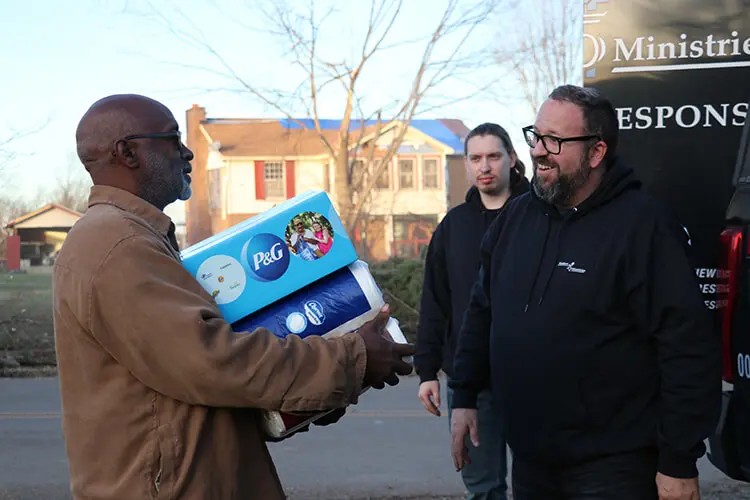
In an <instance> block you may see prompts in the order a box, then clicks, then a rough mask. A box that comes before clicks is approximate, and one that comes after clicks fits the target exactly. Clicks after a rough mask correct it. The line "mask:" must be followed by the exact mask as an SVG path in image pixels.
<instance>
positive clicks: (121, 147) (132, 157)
mask: <svg viewBox="0 0 750 500" xmlns="http://www.w3.org/2000/svg"><path fill="white" fill-rule="evenodd" d="M115 158H117V162H118V163H120V164H121V165H124V166H126V167H128V168H133V169H135V168H138V167H139V166H140V161H139V160H138V155H136V151H135V148H133V147H132V146H130V145H129V144H128V142H127V141H119V142H118V143H117V144H116V145H115Z"/></svg>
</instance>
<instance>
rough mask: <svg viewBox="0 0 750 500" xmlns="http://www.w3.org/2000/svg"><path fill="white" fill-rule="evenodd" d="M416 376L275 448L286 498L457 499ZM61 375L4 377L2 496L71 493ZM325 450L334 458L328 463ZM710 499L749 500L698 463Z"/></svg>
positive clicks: (53, 499)
mask: <svg viewBox="0 0 750 500" xmlns="http://www.w3.org/2000/svg"><path fill="white" fill-rule="evenodd" d="M416 390H417V379H416V378H414V377H407V378H404V379H402V381H401V383H400V384H399V385H398V386H396V387H393V388H389V389H387V390H384V391H377V392H371V393H369V394H367V395H366V396H367V397H363V399H362V401H361V403H360V404H359V405H358V406H356V407H354V408H353V409H352V410H351V411H350V413H349V414H348V415H347V416H346V417H344V418H343V419H342V420H341V421H340V422H339V423H338V424H336V425H334V426H329V427H318V428H313V430H311V431H310V432H307V433H303V434H299V435H297V436H295V437H293V438H291V439H289V440H287V441H284V442H282V443H275V444H271V445H270V448H271V453H272V455H273V457H274V459H275V461H276V464H277V467H278V469H279V473H280V475H281V478H282V482H283V483H284V485H285V487H286V489H287V491H288V493H289V497H290V498H291V499H294V500H302V499H310V500H313V499H324V498H325V499H330V500H334V499H375V498H394V499H395V498H433V499H437V498H446V499H454V498H460V495H461V493H462V491H463V489H462V486H461V482H460V477H459V476H458V474H457V473H456V472H455V471H454V470H453V468H452V464H451V459H450V453H449V441H448V421H447V418H445V417H442V418H436V417H433V416H431V415H428V414H427V413H426V412H425V411H424V410H422V409H421V406H419V405H418V402H417V400H416V398H415V394H416ZM59 412H60V398H59V392H58V388H57V379H53V378H48V379H0V500H32V499H34V500H36V499H44V500H64V499H69V498H70V496H69V494H68V476H67V462H66V458H65V449H64V444H63V441H62V438H61V434H60V415H59ZM323 450H325V451H326V453H328V454H329V456H330V457H333V458H329V459H326V460H323V459H322V451H323ZM699 465H700V471H701V484H702V489H703V493H704V495H703V498H704V500H705V499H712V500H719V499H721V500H724V499H727V500H728V499H732V500H740V499H749V500H750V485H747V486H746V485H744V484H740V483H736V482H734V481H731V480H729V479H727V478H725V477H724V476H723V475H722V474H721V473H720V472H719V471H717V470H716V469H715V468H714V467H713V466H712V465H711V464H710V463H708V462H707V461H706V460H705V459H703V460H701V462H700V464H699Z"/></svg>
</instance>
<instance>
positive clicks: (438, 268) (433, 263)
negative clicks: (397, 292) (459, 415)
mask: <svg viewBox="0 0 750 500" xmlns="http://www.w3.org/2000/svg"><path fill="white" fill-rule="evenodd" d="M444 231H445V221H443V223H441V224H440V225H438V227H437V229H435V233H434V234H433V236H432V239H431V240H430V245H429V246H428V248H427V256H426V258H425V267H424V281H423V284H422V298H421V301H420V306H419V325H418V327H417V345H416V353H415V355H414V367H415V370H416V372H417V375H419V381H420V382H425V381H428V380H437V376H438V371H440V367H441V366H442V364H443V348H444V345H445V334H446V331H447V328H448V325H449V323H450V320H451V316H450V313H451V290H450V284H449V282H448V275H447V267H446V266H447V262H446V258H445V242H444V237H443V234H444Z"/></svg>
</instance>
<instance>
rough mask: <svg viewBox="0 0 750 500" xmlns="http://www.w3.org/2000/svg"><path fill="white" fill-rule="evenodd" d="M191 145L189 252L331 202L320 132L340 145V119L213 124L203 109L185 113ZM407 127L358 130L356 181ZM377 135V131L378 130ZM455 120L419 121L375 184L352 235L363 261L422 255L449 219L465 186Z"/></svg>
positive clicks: (330, 169) (328, 161)
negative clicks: (286, 212)
mask: <svg viewBox="0 0 750 500" xmlns="http://www.w3.org/2000/svg"><path fill="white" fill-rule="evenodd" d="M186 122H187V134H186V136H187V139H186V144H187V146H188V147H189V148H190V149H191V150H192V151H193V153H194V155H195V158H194V160H193V162H192V164H193V174H192V179H193V184H192V185H193V196H192V197H191V198H190V200H188V202H187V203H186V205H185V218H186V224H187V227H186V240H187V245H192V244H194V243H197V242H199V241H201V240H203V239H205V238H207V237H209V236H211V235H213V234H216V233H218V232H220V231H222V230H224V229H226V228H228V227H231V226H233V225H235V224H237V223H239V222H241V221H243V220H245V219H247V218H249V217H252V216H254V215H256V214H258V213H261V212H263V211H265V210H267V209H269V208H271V207H273V206H274V205H275V204H277V203H279V202H282V201H284V200H287V199H289V198H292V197H294V196H295V195H296V194H298V193H301V192H303V191H306V190H308V189H322V190H325V191H326V192H328V193H329V195H330V196H331V199H332V201H333V203H334V204H336V203H337V200H336V198H335V195H334V194H333V191H334V190H333V186H334V183H335V178H334V176H335V169H334V161H333V158H332V157H331V155H330V151H329V149H328V148H327V147H326V145H325V144H324V141H323V140H322V139H321V134H322V135H323V137H325V139H326V140H327V141H328V143H329V144H332V145H337V144H338V139H339V128H340V121H337V120H321V123H320V125H321V129H322V130H321V133H318V131H316V130H315V126H314V123H313V121H312V120H309V119H304V120H286V119H282V120H279V119H221V118H207V116H206V110H205V108H202V107H200V106H198V105H193V107H192V108H191V109H189V110H188V111H187V120H186ZM404 126H405V125H404V124H403V123H401V122H388V123H385V124H382V125H381V126H380V128H379V129H377V127H374V126H373V125H372V124H365V127H366V128H365V129H364V130H360V125H353V127H354V128H355V129H356V130H355V131H354V133H353V134H354V135H356V136H357V137H358V141H356V142H357V143H356V144H355V145H354V146H355V147H352V150H351V151H350V161H351V162H352V176H355V175H356V174H355V172H358V171H359V170H361V169H362V168H364V167H363V166H365V165H368V164H369V163H370V162H369V161H367V158H368V155H369V154H370V152H369V151H370V148H375V149H376V151H379V152H380V153H378V154H382V151H383V148H388V147H389V146H390V144H391V143H392V141H393V140H394V137H396V136H397V134H398V133H399V132H400V131H401V130H403V127H404ZM376 129H377V130H378V132H377V133H372V132H373V131H374V130H376ZM468 132H469V130H468V129H467V127H466V126H465V125H464V124H463V123H462V122H461V121H459V120H414V121H412V122H411V123H410V124H409V125H408V129H407V130H406V133H405V136H404V139H403V142H402V143H401V145H400V147H399V149H398V151H397V152H396V154H395V155H394V156H393V158H392V159H391V161H390V162H389V163H388V165H387V168H386V170H385V171H383V172H382V175H381V176H379V177H378V179H377V181H376V182H375V183H374V188H373V190H372V191H371V197H370V202H369V203H368V204H367V205H366V208H365V210H364V212H363V216H362V217H361V219H360V222H359V224H358V225H357V227H356V228H355V229H354V234H350V237H351V238H352V240H353V241H355V243H356V244H357V245H358V250H359V252H360V257H361V258H363V259H367V260H383V259H387V258H389V257H391V256H396V255H398V256H403V257H410V258H413V257H416V256H418V255H419V252H420V251H421V250H422V249H423V247H424V246H426V245H427V244H428V243H429V239H430V236H431V235H432V232H433V231H434V229H435V227H436V226H437V224H438V222H439V221H440V220H441V219H442V217H443V216H444V215H445V213H446V212H447V211H448V210H449V209H450V208H452V207H453V206H456V205H458V204H460V203H461V202H462V201H463V199H464V196H465V194H466V190H467V189H468V187H469V183H468V180H467V177H466V173H465V168H464V163H463V141H464V138H465V137H466V135H467V134H468Z"/></svg>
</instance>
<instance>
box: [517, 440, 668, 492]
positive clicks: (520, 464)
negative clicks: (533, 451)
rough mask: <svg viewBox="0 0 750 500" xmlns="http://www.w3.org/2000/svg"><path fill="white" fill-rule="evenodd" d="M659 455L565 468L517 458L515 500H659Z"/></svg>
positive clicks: (638, 455) (621, 457)
mask: <svg viewBox="0 0 750 500" xmlns="http://www.w3.org/2000/svg"><path fill="white" fill-rule="evenodd" d="M656 468H657V455H656V452H655V451H650V450H649V451H639V452H632V453H626V454H622V455H614V456H611V457H606V458H601V459H598V460H594V461H591V462H586V463H582V464H577V465H571V466H564V467H548V466H544V465H539V464H535V463H532V462H528V461H524V460H523V459H519V458H518V457H514V459H513V500H658V498H659V496H658V493H657V490H656Z"/></svg>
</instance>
